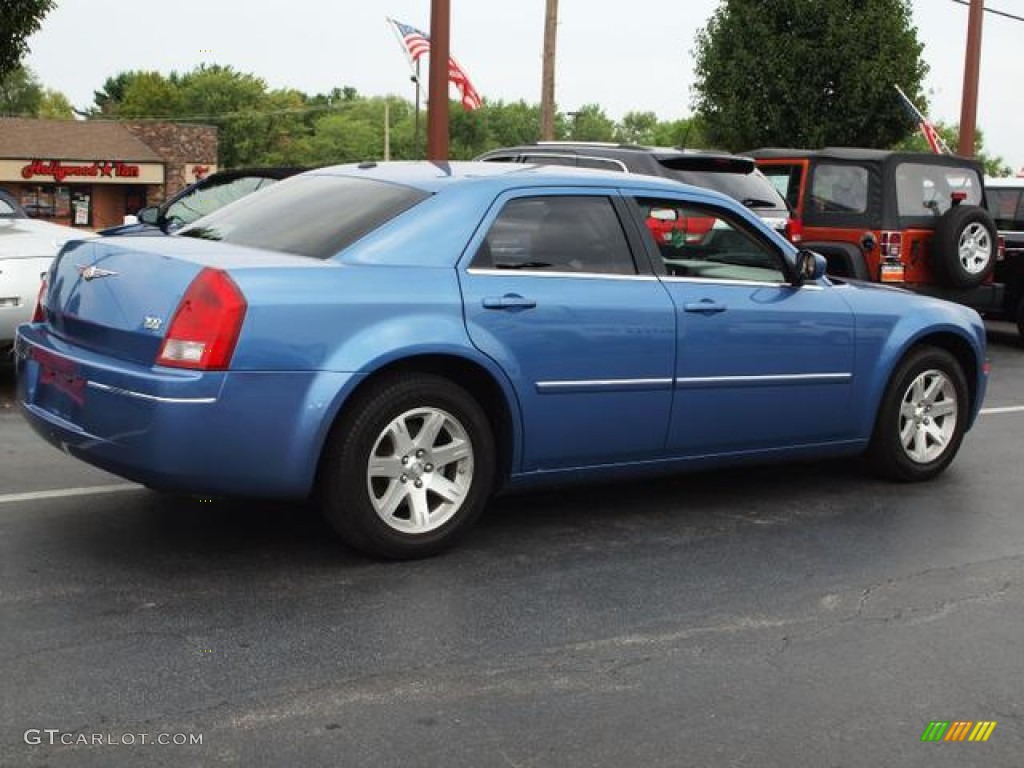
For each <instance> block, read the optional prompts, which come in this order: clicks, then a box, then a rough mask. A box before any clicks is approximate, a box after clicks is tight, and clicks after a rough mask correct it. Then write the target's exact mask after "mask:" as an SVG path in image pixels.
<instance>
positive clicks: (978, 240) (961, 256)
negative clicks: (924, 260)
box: [932, 205, 999, 288]
mask: <svg viewBox="0 0 1024 768" xmlns="http://www.w3.org/2000/svg"><path fill="white" fill-rule="evenodd" d="M998 242H999V239H998V235H997V233H996V225H995V223H994V222H993V221H992V217H991V216H989V215H988V211H986V210H985V209H984V208H979V207H978V206H976V205H957V206H954V207H952V208H950V209H949V210H948V211H946V212H945V213H944V214H943V215H942V216H941V217H939V221H938V223H937V224H936V225H935V239H934V241H933V250H934V261H933V262H932V266H933V267H934V269H935V271H936V273H937V274H938V276H939V278H940V279H941V280H942V281H943V282H944V283H945V284H946V285H947V286H949V287H950V288H976V287H978V286H979V285H981V284H982V283H983V282H985V280H986V279H987V278H988V276H989V275H991V274H992V270H993V269H994V268H995V264H996V249H997V247H998Z"/></svg>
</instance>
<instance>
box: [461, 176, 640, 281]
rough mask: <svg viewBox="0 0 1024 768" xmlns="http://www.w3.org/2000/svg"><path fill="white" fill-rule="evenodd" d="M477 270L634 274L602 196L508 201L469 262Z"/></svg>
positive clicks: (618, 226)
mask: <svg viewBox="0 0 1024 768" xmlns="http://www.w3.org/2000/svg"><path fill="white" fill-rule="evenodd" d="M471 266H472V267H474V268H477V269H509V270H512V269H519V270H530V271H542V272H587V273H597V274H610V275H633V274H636V265H635V264H634V262H633V257H632V254H631V252H630V249H629V244H628V242H627V240H626V236H625V233H624V232H623V230H622V224H621V222H620V221H619V217H618V214H617V213H616V211H615V207H614V206H613V205H612V202H611V200H610V199H608V198H607V197H603V196H584V195H557V196H542V197H522V198H516V199H514V200H510V201H509V202H508V203H506V204H505V206H504V207H503V208H502V209H501V212H500V213H499V214H498V216H497V218H496V219H495V220H494V223H493V224H492V225H491V228H490V230H489V231H488V233H487V236H486V237H485V238H484V242H483V243H482V244H481V246H480V249H479V250H478V251H477V254H476V257H475V258H474V259H473V263H472V265H471Z"/></svg>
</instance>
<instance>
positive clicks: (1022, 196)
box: [985, 184, 1024, 231]
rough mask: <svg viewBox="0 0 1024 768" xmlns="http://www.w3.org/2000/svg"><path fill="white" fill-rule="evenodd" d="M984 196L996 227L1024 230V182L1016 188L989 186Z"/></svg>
mask: <svg viewBox="0 0 1024 768" xmlns="http://www.w3.org/2000/svg"><path fill="white" fill-rule="evenodd" d="M985 197H986V198H988V212H989V213H991V214H992V218H993V219H995V221H996V227H997V228H999V229H1007V230H1015V231H1024V184H1022V185H1021V186H1020V187H1019V188H1017V189H1011V188H1009V187H1007V188H1001V189H994V188H992V187H989V188H988V189H986V190H985Z"/></svg>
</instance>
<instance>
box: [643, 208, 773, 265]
mask: <svg viewBox="0 0 1024 768" xmlns="http://www.w3.org/2000/svg"><path fill="white" fill-rule="evenodd" d="M637 204H638V205H639V206H640V212H641V215H642V216H643V217H644V221H645V222H646V224H647V230H648V232H650V234H651V236H652V237H653V238H654V242H655V244H656V245H657V246H658V250H659V251H660V252H661V257H662V259H663V260H664V263H665V271H666V272H667V273H668V274H669V275H671V276H674V277H693V278H701V279H707V280H742V281H744V282H748V281H752V282H759V283H761V282H764V283H781V282H784V281H785V279H786V275H785V271H784V268H783V261H782V256H781V254H780V253H779V252H778V251H777V250H776V248H775V247H774V246H772V245H771V244H770V243H768V242H766V241H765V240H763V239H761V238H760V237H758V236H757V235H756V234H755V233H753V232H752V231H750V230H749V229H748V228H747V227H746V226H745V225H744V224H743V222H742V221H740V220H739V219H737V218H735V217H733V216H732V215H731V214H730V213H728V212H727V211H722V210H719V209H717V208H711V207H705V206H692V205H686V204H682V203H680V201H678V200H671V199H659V198H652V197H645V198H638V199H637Z"/></svg>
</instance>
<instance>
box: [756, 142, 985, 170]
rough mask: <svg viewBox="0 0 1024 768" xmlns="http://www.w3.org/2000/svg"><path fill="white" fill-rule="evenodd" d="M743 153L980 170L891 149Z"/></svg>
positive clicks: (952, 159)
mask: <svg viewBox="0 0 1024 768" xmlns="http://www.w3.org/2000/svg"><path fill="white" fill-rule="evenodd" d="M745 154H747V155H749V156H750V157H753V158H755V159H757V160H776V159H781V160H787V159H794V160H804V159H813V160H846V161H853V162H875V163H879V164H882V163H898V162H904V161H910V162H924V161H927V162H929V163H935V164H937V165H952V166H960V167H963V166H964V165H969V166H971V167H973V168H975V169H980V168H981V164H980V163H979V162H978V161H977V160H975V159H974V158H970V157H962V156H961V155H943V154H935V153H932V152H904V151H896V150H891V149H866V148H862V147H823V148H822V149H792V148H785V147H761V148H759V149H752V150H750V151H748V152H746V153H745Z"/></svg>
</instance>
